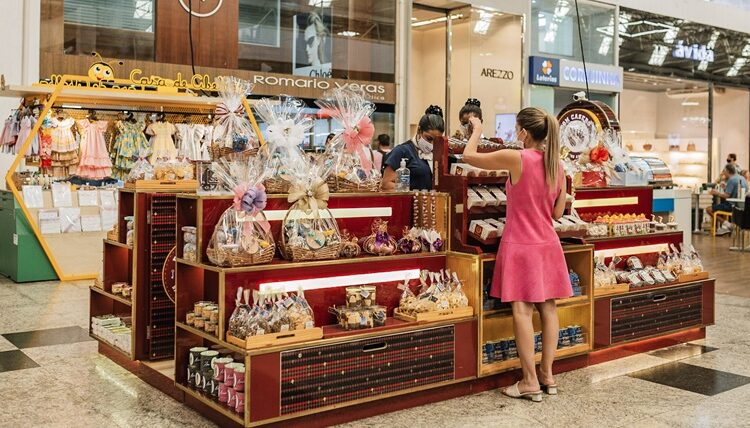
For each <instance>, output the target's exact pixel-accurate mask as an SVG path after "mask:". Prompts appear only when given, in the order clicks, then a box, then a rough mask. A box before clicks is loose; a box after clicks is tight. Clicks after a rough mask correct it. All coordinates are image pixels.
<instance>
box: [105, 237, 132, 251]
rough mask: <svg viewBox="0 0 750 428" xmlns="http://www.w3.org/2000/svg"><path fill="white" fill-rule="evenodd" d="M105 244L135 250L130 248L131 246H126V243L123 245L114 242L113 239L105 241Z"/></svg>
mask: <svg viewBox="0 0 750 428" xmlns="http://www.w3.org/2000/svg"><path fill="white" fill-rule="evenodd" d="M104 243H105V244H108V245H113V246H115V247H120V248H127V249H128V250H132V249H133V247H132V246H130V245H128V244H125V243H122V242H119V241H113V240H111V239H105V240H104Z"/></svg>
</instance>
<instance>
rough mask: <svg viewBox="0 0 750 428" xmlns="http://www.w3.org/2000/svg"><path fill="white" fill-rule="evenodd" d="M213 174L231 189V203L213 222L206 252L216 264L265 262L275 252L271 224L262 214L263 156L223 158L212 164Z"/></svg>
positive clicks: (237, 264) (229, 264) (264, 195)
mask: <svg viewBox="0 0 750 428" xmlns="http://www.w3.org/2000/svg"><path fill="white" fill-rule="evenodd" d="M213 172H214V175H215V176H216V177H217V178H218V179H219V181H220V182H222V183H224V185H225V186H227V187H229V188H231V189H232V191H233V193H234V203H233V204H232V206H230V207H229V208H227V209H226V211H224V213H223V214H222V215H221V218H219V221H218V222H217V223H216V226H215V228H214V232H213V234H212V235H211V240H210V241H209V243H208V248H206V255H207V256H208V259H209V260H210V261H211V263H214V264H216V265H218V266H249V265H255V264H261V263H268V262H270V261H271V260H272V259H273V256H274V254H275V252H276V244H275V243H274V239H273V235H272V233H271V225H270V223H269V222H268V220H267V219H266V217H265V215H263V209H264V208H265V206H266V200H267V198H266V192H265V189H264V188H263V184H261V183H262V182H263V179H264V177H266V174H267V170H266V169H265V168H264V165H263V162H262V159H261V158H259V157H249V158H247V160H246V161H245V162H242V163H241V164H238V163H237V162H235V163H231V162H228V161H226V160H224V159H222V160H221V161H220V162H219V163H216V164H214V167H213Z"/></svg>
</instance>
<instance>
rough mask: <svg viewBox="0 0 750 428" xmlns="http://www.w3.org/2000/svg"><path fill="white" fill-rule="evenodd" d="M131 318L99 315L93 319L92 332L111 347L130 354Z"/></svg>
mask: <svg viewBox="0 0 750 428" xmlns="http://www.w3.org/2000/svg"><path fill="white" fill-rule="evenodd" d="M130 323H131V317H118V316H115V315H99V316H95V317H91V332H92V333H93V334H95V335H96V336H98V337H99V338H100V339H102V340H103V341H105V342H107V343H109V344H110V345H112V346H114V347H116V348H119V349H121V350H122V351H124V352H127V353H128V354H129V353H130V350H131V337H132V335H131V330H130Z"/></svg>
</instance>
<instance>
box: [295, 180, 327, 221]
mask: <svg viewBox="0 0 750 428" xmlns="http://www.w3.org/2000/svg"><path fill="white" fill-rule="evenodd" d="M330 196H331V194H330V193H329V191H328V184H327V183H326V182H325V180H323V179H320V178H318V179H316V180H315V181H313V182H312V185H310V186H305V185H300V184H295V185H293V186H292V188H291V189H289V197H288V198H287V200H288V201H289V203H290V204H294V205H296V206H297V208H299V209H301V210H303V211H305V212H306V213H308V214H309V213H310V212H311V211H316V212H317V211H318V210H319V209H326V208H328V199H329V198H330Z"/></svg>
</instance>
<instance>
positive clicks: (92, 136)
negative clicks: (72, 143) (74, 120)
mask: <svg viewBox="0 0 750 428" xmlns="http://www.w3.org/2000/svg"><path fill="white" fill-rule="evenodd" d="M108 125H109V123H108V122H107V121H106V120H96V121H94V122H91V121H89V120H88V119H83V120H79V121H78V131H79V132H80V134H81V161H80V163H79V165H78V171H77V175H78V176H80V177H84V178H94V179H102V178H106V177H109V176H111V175H112V161H110V159H109V153H107V142H106V141H105V139H104V133H105V132H106V131H107V126H108Z"/></svg>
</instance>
